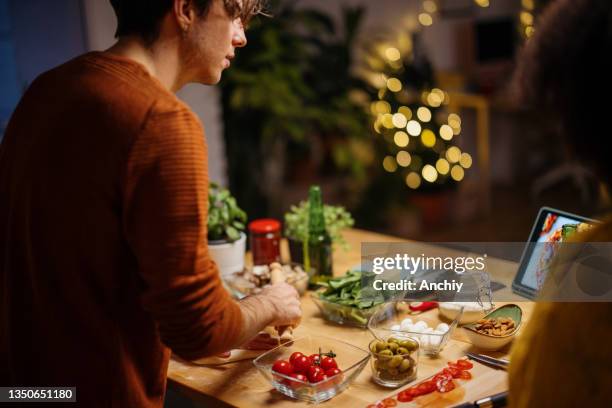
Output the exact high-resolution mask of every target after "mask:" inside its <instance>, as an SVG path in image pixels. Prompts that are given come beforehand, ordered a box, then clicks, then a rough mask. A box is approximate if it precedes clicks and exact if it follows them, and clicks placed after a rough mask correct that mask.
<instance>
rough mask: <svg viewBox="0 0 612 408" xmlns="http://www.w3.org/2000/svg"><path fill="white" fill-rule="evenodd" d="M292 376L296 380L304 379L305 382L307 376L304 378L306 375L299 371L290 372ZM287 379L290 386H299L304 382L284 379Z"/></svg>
mask: <svg viewBox="0 0 612 408" xmlns="http://www.w3.org/2000/svg"><path fill="white" fill-rule="evenodd" d="M291 377H292V378H295V379H296V380H300V381H304V382H305V383H307V382H308V378H306V376H305V375H304V374H300V373H293V374H291ZM286 381H288V385H289V386H290V387H291V388H300V387H303V386H304V385H305V384H302V383H301V382H298V381H290V380H286Z"/></svg>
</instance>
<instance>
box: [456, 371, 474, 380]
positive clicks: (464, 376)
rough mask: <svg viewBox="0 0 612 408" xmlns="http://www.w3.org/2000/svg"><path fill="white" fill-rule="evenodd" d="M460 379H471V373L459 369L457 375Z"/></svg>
mask: <svg viewBox="0 0 612 408" xmlns="http://www.w3.org/2000/svg"><path fill="white" fill-rule="evenodd" d="M457 378H460V379H462V380H471V379H472V373H470V372H469V371H461V372H460V373H459V377H457Z"/></svg>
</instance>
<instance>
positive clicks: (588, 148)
mask: <svg viewBox="0 0 612 408" xmlns="http://www.w3.org/2000/svg"><path fill="white" fill-rule="evenodd" d="M611 52H612V1H610V0H557V1H554V2H552V4H551V5H550V6H549V7H548V8H547V9H545V10H544V12H543V13H542V15H541V17H540V19H539V20H538V22H537V24H536V31H535V34H534V36H533V37H532V38H531V39H529V40H528V41H527V44H526V46H525V48H524V49H523V51H522V54H521V56H520V58H519V60H518V66H517V71H516V75H515V78H514V79H515V85H516V87H517V88H515V89H516V90H518V97H519V101H520V102H521V103H522V104H524V105H528V106H530V107H531V108H533V109H536V110H537V111H538V112H541V113H543V114H544V115H545V118H546V119H547V120H548V121H551V124H553V125H554V127H555V129H557V130H558V131H559V132H560V133H561V134H562V135H563V136H564V137H565V139H566V140H567V141H568V142H569V144H570V146H571V147H572V149H573V150H574V152H575V153H576V154H577V156H578V157H579V158H580V159H581V160H582V161H583V162H585V164H586V165H588V166H590V167H591V168H592V169H593V170H595V171H596V172H597V173H598V174H599V175H600V177H601V178H602V179H603V180H604V181H606V182H607V183H608V184H612V183H611V182H612V157H610V156H611V154H610V151H609V149H607V148H606V146H608V138H609V137H611V136H612V127H611V126H610V122H609V118H610V116H608V115H610V113H611V112H610V104H609V102H608V101H610V100H611V99H612V58H610V54H611Z"/></svg>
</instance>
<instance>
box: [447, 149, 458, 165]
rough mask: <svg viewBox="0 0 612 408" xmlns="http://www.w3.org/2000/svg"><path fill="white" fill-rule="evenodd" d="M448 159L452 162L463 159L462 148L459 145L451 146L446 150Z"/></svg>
mask: <svg viewBox="0 0 612 408" xmlns="http://www.w3.org/2000/svg"><path fill="white" fill-rule="evenodd" d="M446 160H448V161H449V162H451V163H457V162H458V161H459V160H461V150H459V148H458V147H457V146H451V147H449V148H448V150H447V151H446Z"/></svg>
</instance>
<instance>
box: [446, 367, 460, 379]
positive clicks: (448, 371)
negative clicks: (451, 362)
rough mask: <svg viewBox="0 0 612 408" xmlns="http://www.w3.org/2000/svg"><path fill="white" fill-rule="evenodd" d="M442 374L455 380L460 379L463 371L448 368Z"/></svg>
mask: <svg viewBox="0 0 612 408" xmlns="http://www.w3.org/2000/svg"><path fill="white" fill-rule="evenodd" d="M442 372H443V373H446V374H448V375H450V376H451V377H453V378H459V375H460V374H461V370H460V369H458V368H457V367H446V368H445V369H444V370H442Z"/></svg>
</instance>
